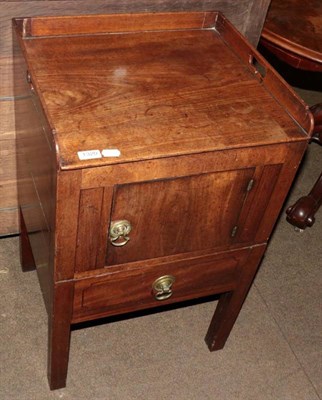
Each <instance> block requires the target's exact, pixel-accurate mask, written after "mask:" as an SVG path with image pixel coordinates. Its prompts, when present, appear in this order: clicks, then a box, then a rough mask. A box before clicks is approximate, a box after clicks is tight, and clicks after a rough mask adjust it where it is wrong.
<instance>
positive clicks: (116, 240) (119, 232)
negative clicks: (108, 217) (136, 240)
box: [109, 219, 132, 247]
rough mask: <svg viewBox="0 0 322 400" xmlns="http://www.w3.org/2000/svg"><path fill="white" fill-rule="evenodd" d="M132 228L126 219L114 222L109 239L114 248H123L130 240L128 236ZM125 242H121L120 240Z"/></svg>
mask: <svg viewBox="0 0 322 400" xmlns="http://www.w3.org/2000/svg"><path fill="white" fill-rule="evenodd" d="M131 229H132V226H131V223H130V222H129V221H127V220H126V219H123V220H120V221H112V222H111V226H110V232H109V239H110V242H111V244H112V245H113V246H115V247H122V246H124V245H126V243H127V242H128V241H129V240H130V237H129V236H128V235H129V233H130V232H131ZM121 238H123V240H121V241H120V239H121Z"/></svg>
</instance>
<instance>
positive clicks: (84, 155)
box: [77, 150, 102, 160]
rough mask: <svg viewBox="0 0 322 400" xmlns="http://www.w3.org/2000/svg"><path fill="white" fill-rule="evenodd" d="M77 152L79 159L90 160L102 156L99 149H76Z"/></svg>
mask: <svg viewBox="0 0 322 400" xmlns="http://www.w3.org/2000/svg"><path fill="white" fill-rule="evenodd" d="M77 154H78V158H79V159H80V160H92V159H94V158H102V154H101V152H100V151H99V150H85V151H78V152H77Z"/></svg>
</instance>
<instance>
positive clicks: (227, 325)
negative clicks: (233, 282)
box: [205, 246, 266, 351]
mask: <svg viewBox="0 0 322 400" xmlns="http://www.w3.org/2000/svg"><path fill="white" fill-rule="evenodd" d="M265 248H266V246H258V247H255V248H254V249H253V250H252V252H251V254H250V256H249V258H248V259H247V262H246V264H245V265H244V266H243V267H242V271H241V277H240V281H239V283H238V284H237V288H236V290H234V291H232V292H228V293H224V294H222V295H221V297H220V299H219V301H218V304H217V308H216V311H215V314H214V316H213V318H212V320H211V323H210V326H209V328H208V332H207V335H206V337H205V341H206V343H207V345H208V348H209V350H210V351H214V350H220V349H222V348H223V347H224V345H225V343H226V340H227V339H228V336H229V334H230V332H231V330H232V328H233V326H234V323H235V321H236V319H237V317H238V314H239V312H240V310H241V308H242V305H243V303H244V301H245V299H246V296H247V293H248V291H249V288H250V286H251V284H252V282H253V280H254V277H255V274H256V271H257V269H258V267H259V264H260V260H261V258H262V256H263V254H264V250H265Z"/></svg>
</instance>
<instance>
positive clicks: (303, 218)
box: [286, 174, 322, 229]
mask: <svg viewBox="0 0 322 400" xmlns="http://www.w3.org/2000/svg"><path fill="white" fill-rule="evenodd" d="M321 203H322V174H321V175H320V177H319V179H318V180H317V181H316V183H315V185H314V186H313V189H312V190H311V191H310V193H309V194H308V195H307V196H304V197H301V198H300V199H299V200H297V202H296V203H295V204H294V205H293V206H290V207H289V208H288V209H287V210H286V214H287V217H286V220H287V221H288V222H289V223H290V224H292V225H294V226H296V227H297V228H300V229H305V228H307V227H311V226H312V225H313V224H314V222H315V214H316V213H317V211H318V209H319V208H320V206H321Z"/></svg>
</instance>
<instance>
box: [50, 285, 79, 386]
mask: <svg viewBox="0 0 322 400" xmlns="http://www.w3.org/2000/svg"><path fill="white" fill-rule="evenodd" d="M73 295H74V284H73V283H72V282H64V283H59V284H56V285H55V287H54V291H53V297H52V305H51V312H50V314H49V319H48V381H49V386H50V389H51V390H55V389H60V388H63V387H65V386H66V379H67V370H68V359H69V346H70V330H71V318H72V310H73Z"/></svg>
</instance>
